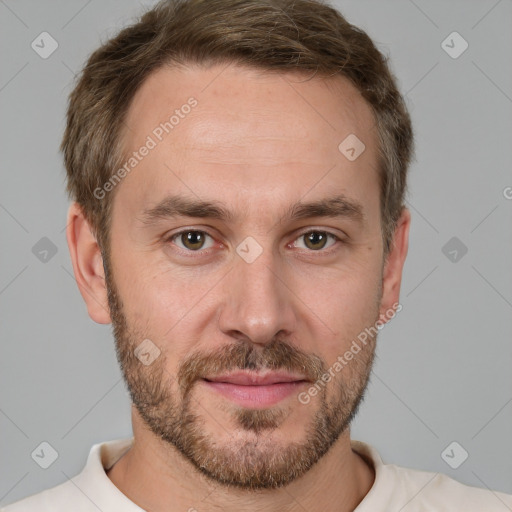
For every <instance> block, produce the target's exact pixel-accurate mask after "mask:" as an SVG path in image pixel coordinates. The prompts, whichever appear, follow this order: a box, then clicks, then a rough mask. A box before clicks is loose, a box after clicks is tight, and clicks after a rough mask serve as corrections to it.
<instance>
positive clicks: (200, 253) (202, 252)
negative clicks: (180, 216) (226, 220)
mask: <svg viewBox="0 0 512 512" xmlns="http://www.w3.org/2000/svg"><path fill="white" fill-rule="evenodd" d="M184 233H202V234H205V235H207V236H209V237H210V238H212V239H213V240H214V239H215V238H214V237H213V236H212V235H210V234H209V233H208V232H206V231H204V230H201V229H184V230H182V231H179V232H177V233H173V234H172V235H170V236H168V237H167V238H166V239H165V240H164V242H165V243H169V242H171V243H173V244H174V240H175V239H176V238H178V237H180V236H181V235H183V234H184ZM311 233H322V234H325V235H327V236H329V237H331V238H333V239H334V240H335V242H341V243H344V240H343V239H341V238H340V237H339V236H337V235H335V234H334V233H331V232H330V231H325V230H322V229H309V230H308V231H303V232H302V233H300V234H299V235H297V237H296V238H295V239H294V242H295V241H296V240H298V239H299V238H301V237H303V236H305V235H309V234H311ZM174 245H176V244H174ZM338 245H339V244H337V243H334V244H333V245H331V247H328V248H327V249H319V250H318V251H314V250H312V249H310V250H308V249H301V250H302V251H306V252H310V253H319V254H322V255H324V256H328V255H330V254H332V253H333V252H335V251H336V250H337V249H338ZM209 250H210V249H200V250H198V251H192V250H190V249H182V248H181V247H178V252H179V253H181V254H184V255H185V256H187V257H192V258H194V257H200V256H204V255H205V254H209V252H208V251H209ZM194 254H197V256H194Z"/></svg>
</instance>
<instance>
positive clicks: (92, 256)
mask: <svg viewBox="0 0 512 512" xmlns="http://www.w3.org/2000/svg"><path fill="white" fill-rule="evenodd" d="M66 238H67V241H68V247H69V252H70V255H71V261H72V263H73V271H74V273H75V279H76V283H77V284H78V288H79V290H80V293H81V294H82V297H83V299H84V301H85V304H86V305H87V311H88V312H89V316H90V317H91V318H92V319H93V320H94V321H95V322H97V323H99V324H109V323H111V318H110V311H109V307H108V299H107V287H106V283H105V272H104V269H103V258H102V256H101V251H100V248H99V246H98V244H97V242H96V238H95V237H94V234H93V232H92V231H91V228H90V226H89V223H88V222H87V220H86V219H85V217H84V215H83V213H82V209H81V207H80V206H79V205H78V203H76V202H73V203H72V204H71V206H70V207H69V210H68V216H67V228H66Z"/></svg>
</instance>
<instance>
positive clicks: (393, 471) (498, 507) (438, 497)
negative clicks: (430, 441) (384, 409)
mask: <svg viewBox="0 0 512 512" xmlns="http://www.w3.org/2000/svg"><path fill="white" fill-rule="evenodd" d="M352 449H353V450H354V451H356V452H357V453H358V454H359V455H361V456H362V457H363V458H364V459H365V460H366V461H367V463H368V464H371V465H372V466H373V468H374V470H375V481H374V483H373V486H372V487H371V489H370V491H369V492H368V494H367V495H366V496H365V497H364V498H363V500H362V501H361V503H360V504H359V506H358V507H357V509H356V510H357V512H372V511H374V510H401V511H402V512H424V511H427V510H428V511H429V512H459V511H461V510H463V511H464V512H482V511H486V512H487V511H489V512H491V511H492V512H510V511H511V510H512V495H509V494H505V493H502V492H498V491H493V490H490V489H481V488H479V487H472V486H469V485H465V484H462V483H460V482H458V481H457V480H455V479H453V478H450V477H449V476H447V475H445V474H443V473H434V472H430V471H421V470H418V469H412V468H406V467H403V466H397V465H395V464H385V463H384V462H383V461H382V459H381V457H380V455H379V453H378V452H377V450H376V449H375V448H373V447H372V446H371V445H369V444H367V443H363V442H361V441H354V440H352Z"/></svg>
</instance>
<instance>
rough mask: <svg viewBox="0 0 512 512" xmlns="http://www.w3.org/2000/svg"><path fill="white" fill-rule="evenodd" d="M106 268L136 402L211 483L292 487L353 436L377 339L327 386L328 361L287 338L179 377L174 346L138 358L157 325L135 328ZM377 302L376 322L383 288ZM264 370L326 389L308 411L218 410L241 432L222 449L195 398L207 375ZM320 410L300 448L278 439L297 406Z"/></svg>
mask: <svg viewBox="0 0 512 512" xmlns="http://www.w3.org/2000/svg"><path fill="white" fill-rule="evenodd" d="M103 261H104V269H105V282H106V286H107V292H108V303H109V308H110V316H111V320H112V327H113V334H114V338H115V343H116V355H117V359H118V362H119V364H120V367H121V371H122V374H123V377H124V381H125V383H126V385H127V387H128V391H129V393H130V397H131V400H132V403H133V405H134V406H135V407H136V409H137V411H138V413H139V415H140V417H141V418H142V420H143V421H144V423H145V424H146V426H147V428H148V429H149V430H150V431H151V432H152V433H153V434H154V435H155V437H156V439H159V440H163V441H164V442H165V443H167V444H168V445H169V448H170V451H175V450H177V451H178V453H180V454H181V455H182V456H183V457H184V459H185V460H187V461H189V462H190V463H191V464H192V465H193V467H194V468H195V469H196V470H197V471H199V472H200V473H202V474H203V475H205V476H206V477H207V478H208V479H209V480H211V481H212V482H214V483H217V484H222V485H223V486H227V487H237V488H239V489H245V490H250V491H256V490H264V489H276V488H279V487H282V486H285V485H287V484H289V483H291V482H292V481H294V480H295V479H297V478H299V477H300V476H302V475H304V474H305V473H306V472H307V471H308V470H309V469H310V468H311V467H312V466H313V465H314V464H316V463H317V462H318V461H319V460H320V459H321V458H322V457H323V455H325V454H326V453H327V451H328V450H329V449H330V448H331V446H332V445H333V444H334V443H335V442H336V441H337V440H338V438H339V437H340V435H341V434H342V433H343V432H345V430H347V429H348V427H349V425H350V423H351V422H352V420H353V418H354V417H355V415H356V414H357V411H358V409H359V406H360V404H361V402H362V401H363V398H364V394H365V391H366V388H367V386H368V382H369V377H370V374H371V369H372V365H373V360H374V353H375V343H376V338H377V336H376V335H375V336H369V339H368V342H367V343H366V344H365V346H364V347H363V348H362V350H361V351H360V352H359V353H358V354H357V355H356V357H354V358H353V359H352V360H351V361H350V364H349V365H348V366H347V367H344V368H343V369H342V371H341V372H340V373H339V374H338V375H335V378H333V379H331V381H330V383H329V384H328V385H326V384H325V383H324V382H322V380H321V376H322V375H324V374H326V373H327V372H328V368H327V365H326V364H325V362H324V361H323V360H322V359H321V358H320V357H318V356H317V355H315V354H310V353H305V352H303V351H301V350H299V349H298V348H297V347H295V346H293V345H292V344H290V343H288V342H287V341H285V340H282V339H273V340H271V342H269V343H268V344H266V345H265V346H264V347H263V348H262V347H260V346H256V345H255V344H253V343H251V342H250V341H247V340H240V341H237V342H236V343H235V344H231V345H227V346H225V347H222V348H219V349H217V350H215V351H208V352H207V351H199V352H194V353H192V354H191V355H189V356H188V357H186V358H184V359H183V360H182V361H180V362H179V365H178V370H177V372H176V375H174V376H173V375H171V373H170V372H169V371H168V369H167V364H166V361H167V357H166V356H167V354H168V353H170V348H169V347H172V343H171V342H170V341H166V342H163V343H161V344H160V347H159V348H160V350H161V354H160V355H159V356H158V357H157V358H156V359H155V360H154V361H153V362H152V363H151V364H150V365H148V366H145V365H143V364H142V363H141V361H140V360H139V359H138V358H137V357H136V355H135V349H136V347H137V346H138V345H139V344H140V343H141V341H142V340H144V339H146V338H148V337H149V336H148V334H149V327H150V326H149V327H148V326H147V328H146V331H145V332H144V331H143V330H142V329H140V327H138V326H136V325H130V322H129V321H128V319H127V317H126V315H125V313H124V311H123V304H122V301H121V298H120V296H119V293H118V290H117V287H116V286H115V283H114V279H113V275H112V268H111V265H110V263H109V260H108V257H107V258H105V257H104V258H103ZM376 299H377V301H376V304H375V303H374V305H373V307H374V308H376V309H375V311H374V312H375V315H374V316H375V318H377V317H378V310H379V306H380V300H381V290H380V289H379V293H378V296H377V297H376ZM363 329H364V327H363ZM361 330H362V329H361ZM347 341H348V340H347ZM348 346H349V345H348V344H347V345H345V344H343V345H340V347H348ZM342 350H343V351H345V348H342ZM263 369H272V370H288V371H290V372H294V373H299V374H301V375H303V376H304V377H305V378H306V379H308V380H310V381H311V385H313V383H317V384H320V390H319V392H318V394H317V396H316V397H315V399H312V400H311V402H310V403H309V404H307V405H304V404H301V403H299V401H298V400H297V402H296V403H294V404H293V405H292V407H291V409H290V408H288V409H285V408H284V407H283V406H279V404H276V405H274V406H273V407H270V408H268V409H249V408H242V407H218V408H217V409H216V410H217V411H218V410H222V411H224V412H225V413H228V414H229V415H230V420H231V422H234V424H235V425H236V427H237V428H236V432H235V431H231V432H227V431H226V433H227V434H228V435H231V437H230V439H228V440H227V441H226V442H221V440H220V439H218V435H217V436H216V435H215V434H212V432H211V429H210V430H209V429H208V428H207V422H206V421H205V420H208V419H211V420H212V421H213V420H215V418H213V417H212V416H211V414H209V412H208V411H207V410H206V409H205V407H204V406H203V405H202V404H201V401H200V400H197V399H195V398H194V396H193V393H192V391H193V390H194V389H195V386H197V385H198V384H199V382H200V381H201V379H202V378H203V377H205V376H208V375H209V376H211V375H219V374H221V373H225V372H229V371H236V370H252V371H256V372H258V371H260V370H263ZM317 387H318V386H317ZM329 395H330V396H329ZM315 404H316V412H315V414H314V415H303V416H302V417H303V418H306V417H307V418H308V420H307V421H308V423H307V424H306V425H305V428H304V436H303V438H302V439H301V441H300V442H298V441H290V442H287V443H285V442H283V441H282V440H276V439H275V438H273V437H272V434H273V433H275V432H279V431H278V429H279V427H280V425H282V423H283V422H284V421H285V420H286V418H287V416H288V415H289V414H290V412H291V411H293V410H294V409H295V408H297V407H315ZM230 405H231V406H233V404H230ZM213 423H215V422H214V421H213ZM223 423H225V422H223ZM217 424H218V425H216V426H217V427H218V426H219V425H220V424H219V422H217ZM299 428H303V427H302V426H300V427H299ZM217 430H218V428H217ZM222 434H223V433H222ZM235 434H236V435H235ZM216 437H217V438H216Z"/></svg>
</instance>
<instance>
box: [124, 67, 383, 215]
mask: <svg viewBox="0 0 512 512" xmlns="http://www.w3.org/2000/svg"><path fill="white" fill-rule="evenodd" d="M187 105H188V106H187ZM190 105H193V106H192V107H190ZM189 107H190V108H189ZM125 122H126V126H127V129H126V130H125V132H124V134H123V143H124V150H125V154H126V157H127V158H128V157H129V156H130V155H131V154H132V152H133V151H137V150H138V149H139V148H141V147H143V146H144V145H148V144H147V143H148V140H149V139H151V140H152V141H153V143H154V148H152V149H151V150H150V151H148V152H146V153H147V155H146V156H144V157H143V158H142V159H140V161H138V162H137V165H136V167H134V170H133V171H132V172H130V173H129V174H128V175H127V176H126V178H124V179H123V183H122V186H121V187H120V190H118V191H117V193H118V194H119V195H120V196H122V197H124V201H128V202H129V204H130V208H131V210H133V211H137V212H140V211H142V209H145V208H147V207H148V206H149V205H151V204H154V203H156V202H158V201H159V200H160V199H161V198H162V197H164V196H165V195H168V194H171V193H172V194H176V192H180V191H181V192H183V193H186V194H187V195H189V196H190V195H195V196H198V197H201V198H211V197H212V196H215V197H216V198H218V199H221V200H222V198H224V197H229V198H230V200H231V202H234V201H239V202H240V203H242V202H243V203H245V204H244V205H243V206H244V210H245V211H247V204H251V203H250V202H251V201H252V203H253V204H255V205H256V204H258V207H261V206H262V203H263V202H265V201H268V204H269V206H270V201H271V198H270V197H269V192H272V194H271V197H272V200H273V202H274V203H275V202H276V198H278V202H283V201H286V198H287V197H292V196H293V199H294V200H297V199H299V198H300V197H302V196H303V195H304V194H306V193H308V194H309V195H310V198H311V199H313V198H314V197H313V196H315V194H316V195H317V196H322V195H325V193H326V192H329V193H332V192H333V188H336V189H337V191H338V192H342V193H345V192H347V191H348V192H350V190H351V191H352V192H353V194H355V195H356V196H359V197H360V198H364V196H365V194H367V195H368V194H370V195H372V194H373V195H376V197H377V198H378V187H377V181H378V180H377V171H376V164H375V163H376V150H377V148H376V141H377V136H376V131H375V123H374V117H373V114H372V111H371V108H370V107H369V105H368V104H367V103H366V102H365V101H364V99H363V98H362V96H361V95H360V93H359V92H358V91H357V89H356V88H355V87H354V86H353V85H352V84H351V83H350V82H349V81H348V80H347V79H345V78H342V77H336V78H329V79H322V78H313V79H312V80H307V79H306V77H305V76H304V75H298V74H296V73H266V72H262V71H259V70H255V69H251V68H245V67H240V66H235V65H225V64H224V65H215V66H211V67H209V68H204V67H197V66H196V67H186V68H174V67H173V68H171V67H164V68H161V69H159V70H157V71H156V72H154V73H152V74H151V75H150V76H149V77H148V79H147V80H146V81H145V82H144V83H143V84H142V86H141V87H140V89H139V90H138V91H137V93H136V95H135V96H134V98H133V101H132V103H131V105H130V108H129V111H128V114H127V116H126V119H125ZM354 136H356V137H357V140H359V141H361V142H362V143H363V144H364V146H365V149H364V152H363V153H362V154H361V155H360V156H359V157H358V158H357V159H356V160H354V161H350V160H349V159H348V158H346V156H345V155H343V154H342V153H341V152H340V149H339V145H340V143H342V142H343V141H344V140H346V139H347V137H352V138H349V139H348V140H353V137H354ZM265 198H267V199H265Z"/></svg>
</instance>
